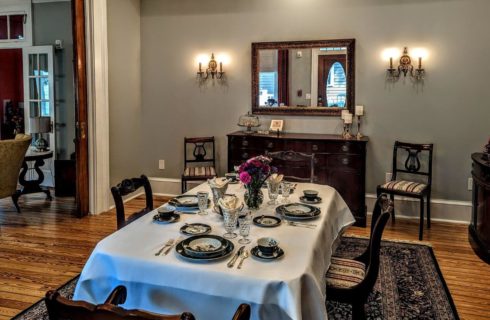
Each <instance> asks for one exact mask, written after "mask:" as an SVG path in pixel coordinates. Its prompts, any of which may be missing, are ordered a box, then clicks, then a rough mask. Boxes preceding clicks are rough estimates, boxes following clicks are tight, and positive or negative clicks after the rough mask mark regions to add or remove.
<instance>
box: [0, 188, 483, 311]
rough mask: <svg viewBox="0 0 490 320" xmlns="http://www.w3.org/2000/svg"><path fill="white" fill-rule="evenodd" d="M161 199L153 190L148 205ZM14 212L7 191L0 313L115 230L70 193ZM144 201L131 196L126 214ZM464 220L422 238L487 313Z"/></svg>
mask: <svg viewBox="0 0 490 320" xmlns="http://www.w3.org/2000/svg"><path fill="white" fill-rule="evenodd" d="M165 200H166V199H165V198H163V197H156V198H155V206H158V205H160V204H161V203H163V202H164V201H165ZM20 206H21V208H22V210H23V212H22V213H20V214H18V213H17V212H15V209H14V207H13V205H12V203H11V201H10V199H3V200H0V319H10V318H11V317H12V316H14V315H15V314H17V313H18V312H19V311H21V310H23V309H25V308H27V307H28V306H30V305H31V304H32V303H34V302H36V301H37V300H39V298H41V297H43V296H44V294H45V292H46V291H47V290H49V289H53V288H57V287H59V286H60V285H61V284H63V283H65V282H66V281H68V280H70V279H71V278H73V277H74V276H76V275H78V274H79V273H80V271H81V269H82V267H83V265H84V264H85V261H86V259H87V258H88V256H89V255H90V252H91V251H92V249H93V248H94V246H95V245H96V243H97V242H98V241H99V240H101V239H102V238H104V237H105V236H107V235H108V234H110V233H112V232H113V231H115V230H116V217H115V212H114V210H112V211H109V212H106V213H103V214H101V215H98V216H88V217H85V218H83V219H78V218H75V217H74V216H73V215H72V213H73V211H74V201H73V200H72V199H62V198H57V199H55V200H53V201H52V202H49V201H46V200H45V198H44V196H43V195H41V194H39V195H29V196H25V197H22V198H21V200H20ZM142 207H144V199H143V198H138V199H135V200H132V201H130V202H129V203H127V204H126V208H127V211H128V214H129V213H131V212H132V211H136V210H138V209H140V208H142ZM346 234H347V235H349V234H353V235H358V236H368V235H369V228H356V227H352V228H350V229H348V230H347V233H346ZM467 234H468V233H467V226H466V225H457V224H449V223H441V222H433V225H432V229H431V230H430V231H426V232H425V234H424V239H425V240H426V241H427V242H430V243H431V245H432V246H433V248H434V252H435V254H436V257H437V260H438V262H439V265H440V267H441V270H442V273H443V275H444V278H445V279H446V282H447V284H448V287H449V290H450V291H451V294H452V296H453V299H454V301H455V303H456V307H457V309H458V312H459V315H460V317H461V318H462V319H490V265H488V264H486V263H484V262H482V261H481V260H480V259H478V257H477V256H476V255H475V254H474V253H473V251H472V250H471V248H470V246H469V243H468V236H467ZM417 237H418V223H417V222H416V221H412V220H402V219H398V220H397V221H396V223H391V222H389V223H388V226H387V229H386V231H385V233H384V239H402V240H410V241H412V240H413V241H417Z"/></svg>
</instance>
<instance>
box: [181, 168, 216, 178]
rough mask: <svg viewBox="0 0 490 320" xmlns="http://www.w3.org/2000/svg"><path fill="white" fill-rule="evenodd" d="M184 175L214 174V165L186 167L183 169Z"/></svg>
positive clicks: (200, 175) (212, 175)
mask: <svg viewBox="0 0 490 320" xmlns="http://www.w3.org/2000/svg"><path fill="white" fill-rule="evenodd" d="M184 176H186V177H202V176H206V177H208V176H211V177H214V176H216V170H215V169H214V167H187V168H185V170H184Z"/></svg>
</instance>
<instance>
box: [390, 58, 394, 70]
mask: <svg viewBox="0 0 490 320" xmlns="http://www.w3.org/2000/svg"><path fill="white" fill-rule="evenodd" d="M390 69H393V57H390Z"/></svg>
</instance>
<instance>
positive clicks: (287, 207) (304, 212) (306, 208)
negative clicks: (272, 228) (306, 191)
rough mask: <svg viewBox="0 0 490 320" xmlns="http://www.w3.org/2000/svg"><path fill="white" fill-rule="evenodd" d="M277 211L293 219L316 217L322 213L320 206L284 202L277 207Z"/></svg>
mask: <svg viewBox="0 0 490 320" xmlns="http://www.w3.org/2000/svg"><path fill="white" fill-rule="evenodd" d="M276 212H277V213H278V214H280V215H282V216H283V217H284V218H286V219H291V220H295V219H296V220H311V219H316V218H318V216H319V215H320V213H321V211H320V209H319V208H317V207H314V206H311V205H309V204H304V203H290V204H283V205H280V206H278V207H277V208H276Z"/></svg>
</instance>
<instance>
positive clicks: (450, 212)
mask: <svg viewBox="0 0 490 320" xmlns="http://www.w3.org/2000/svg"><path fill="white" fill-rule="evenodd" d="M148 179H149V180H150V183H151V188H152V190H153V194H155V195H162V196H175V195H178V194H180V188H181V187H180V182H181V180H180V179H172V178H160V177H149V178H148ZM200 183H201V182H189V187H195V186H197V185H199V184H200ZM375 201H376V195H375V194H370V193H368V194H366V205H367V208H368V211H369V212H371V210H372V208H373V206H374V202H375ZM471 207H472V204H471V202H470V201H458V200H445V199H431V221H443V222H452V223H464V224H468V223H469V222H470V220H471ZM419 210H420V207H419V201H418V200H417V199H412V198H407V197H395V214H396V217H397V218H409V219H418V218H419V215H420V211H419Z"/></svg>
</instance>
